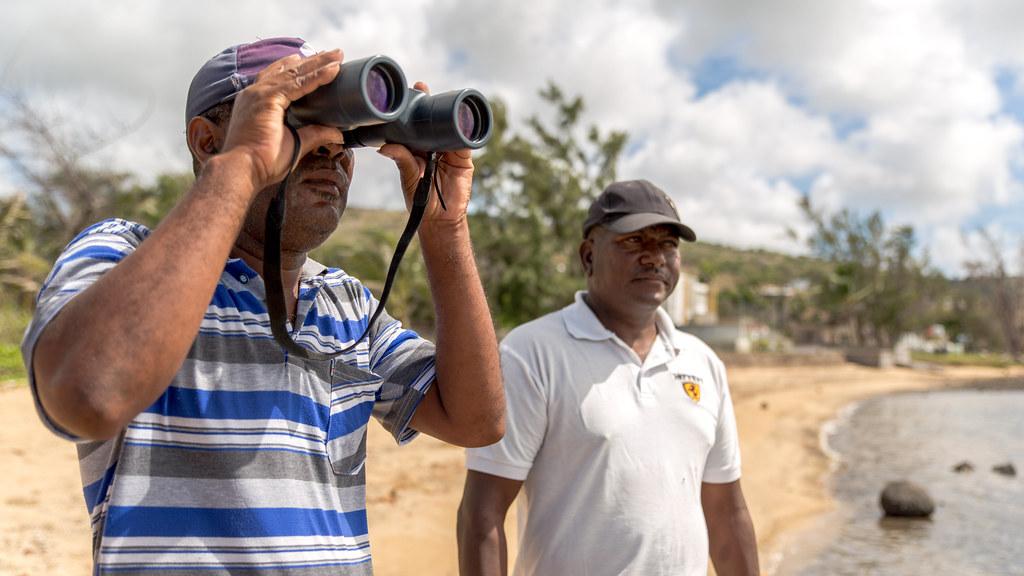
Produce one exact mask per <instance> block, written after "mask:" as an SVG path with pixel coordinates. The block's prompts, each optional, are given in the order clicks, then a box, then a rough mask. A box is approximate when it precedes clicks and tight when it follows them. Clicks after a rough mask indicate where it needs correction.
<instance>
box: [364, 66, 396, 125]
mask: <svg viewBox="0 0 1024 576" xmlns="http://www.w3.org/2000/svg"><path fill="white" fill-rule="evenodd" d="M391 80H392V79H391V76H390V75H389V74H387V73H386V71H384V70H382V68H381V67H380V66H374V67H373V68H372V69H370V72H369V73H368V74H367V75H366V94H367V96H369V99H370V105H371V106H373V107H374V108H376V109H377V111H378V112H382V113H384V114H387V113H388V112H394V110H395V93H396V92H397V91H396V90H395V86H394V84H393V83H392V82H391Z"/></svg>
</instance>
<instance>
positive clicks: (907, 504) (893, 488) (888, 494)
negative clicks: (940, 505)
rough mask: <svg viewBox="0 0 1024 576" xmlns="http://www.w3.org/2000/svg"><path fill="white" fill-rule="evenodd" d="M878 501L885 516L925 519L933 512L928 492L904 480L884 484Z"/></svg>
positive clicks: (933, 508)
mask: <svg viewBox="0 0 1024 576" xmlns="http://www.w3.org/2000/svg"><path fill="white" fill-rule="evenodd" d="M880 501H881V504H882V510H885V515H886V516H898V517H901V518H927V517H929V516H931V515H932V512H934V511H935V501H933V500H932V497H931V496H929V495H928V492H927V491H925V489H924V488H922V487H920V486H918V485H917V484H914V483H913V482H908V481H906V480H900V481H897V482H889V483H888V484H886V486H885V489H884V490H882V496H881V499H880Z"/></svg>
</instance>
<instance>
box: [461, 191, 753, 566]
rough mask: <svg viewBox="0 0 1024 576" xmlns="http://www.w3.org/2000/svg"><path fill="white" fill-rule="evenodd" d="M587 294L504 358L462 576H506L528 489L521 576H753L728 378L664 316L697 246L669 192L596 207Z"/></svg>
mask: <svg viewBox="0 0 1024 576" xmlns="http://www.w3.org/2000/svg"><path fill="white" fill-rule="evenodd" d="M583 237H584V239H583V242H582V244H581V245H580V250H579V254H580V259H581V261H582V263H583V268H584V271H585V273H586V278H587V291H586V292H580V293H577V294H576V301H575V302H574V303H572V304H570V305H569V306H567V307H565V308H563V309H562V310H559V311H558V312H555V313H552V314H548V315H546V316H544V317H542V318H539V319H537V320H534V321H532V322H529V323H527V324H524V325H523V326H520V327H519V328H517V329H515V330H513V331H512V332H511V333H510V334H509V335H508V337H507V338H505V340H504V342H503V343H502V345H501V355H502V369H503V372H504V378H505V387H506V397H507V403H508V414H507V419H506V422H507V423H506V434H505V437H504V439H503V440H502V441H500V442H498V443H497V444H493V445H491V446H487V447H484V448H476V449H470V450H468V451H467V457H466V466H467V467H468V468H469V471H468V473H467V477H466V487H465V492H464V494H463V497H462V504H461V506H460V508H459V527H458V539H459V564H460V569H461V572H462V574H463V576H468V575H488V576H489V575H498V574H501V575H504V574H506V573H507V566H508V560H507V551H506V543H505V534H504V529H503V524H504V520H505V515H506V513H507V510H508V507H509V505H510V504H511V503H512V501H513V500H514V499H515V497H516V495H517V494H518V493H519V490H520V488H521V487H522V488H523V489H524V491H525V498H521V499H520V506H519V514H518V519H519V554H518V557H517V560H516V563H515V574H517V575H524V576H525V575H572V576H584V575H604V574H636V575H640V576H655V575H673V576H675V575H693V576H698V575H700V576H704V575H705V574H706V572H707V560H708V555H709V552H710V556H711V558H712V560H713V561H714V565H715V568H716V570H717V572H718V574H719V575H720V576H727V575H753V574H757V573H758V561H757V548H756V539H755V537H754V529H753V525H752V523H751V520H750V515H749V513H748V512H747V507H746V502H745V500H744V498H743V492H742V490H741V489H740V482H739V478H740V454H739V443H738V438H737V434H736V422H735V418H734V416H733V409H732V401H731V399H730V396H729V387H728V384H727V382H726V376H725V368H724V366H723V365H722V362H721V361H720V360H719V359H718V357H717V356H716V355H715V353H714V352H712V351H711V349H710V348H708V347H707V345H705V344H704V343H703V342H701V341H700V340H698V339H697V338H695V337H693V336H690V335H688V334H684V333H682V332H679V331H678V330H676V329H675V327H674V326H673V325H672V322H671V320H670V319H669V317H668V315H667V314H665V312H664V311H663V310H661V308H660V305H661V303H662V302H664V301H665V299H666V298H667V297H668V295H669V294H670V293H671V292H672V289H673V288H674V287H675V285H676V282H677V281H678V279H679V242H680V239H683V240H687V241H690V242H692V241H694V240H696V235H695V234H694V232H693V230H691V229H690V228H689V227H688V226H686V225H684V224H683V223H682V222H680V220H679V216H678V213H677V212H676V209H675V205H674V204H673V202H672V200H671V199H670V198H669V197H668V195H667V194H665V192H663V191H662V190H660V189H658V188H657V187H656V186H654V185H653V184H651V183H650V182H647V181H645V180H638V181H628V182H616V183H613V184H611V185H610V186H608V188H606V189H605V190H604V192H602V193H601V195H600V196H599V197H598V198H597V199H596V200H595V201H594V203H593V205H592V206H591V207H590V211H589V213H588V217H587V220H586V222H585V223H584V226H583Z"/></svg>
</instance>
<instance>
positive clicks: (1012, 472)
mask: <svg viewBox="0 0 1024 576" xmlns="http://www.w3.org/2000/svg"><path fill="white" fill-rule="evenodd" d="M992 471H993V472H995V473H996V474H1002V475H1003V476H1010V477H1013V476H1016V475H1017V469H1016V468H1014V467H1013V464H1011V463H1010V462H1007V463H1006V464H998V465H996V466H993V467H992Z"/></svg>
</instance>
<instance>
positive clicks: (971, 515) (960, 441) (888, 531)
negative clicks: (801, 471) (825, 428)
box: [795, 390, 1024, 576]
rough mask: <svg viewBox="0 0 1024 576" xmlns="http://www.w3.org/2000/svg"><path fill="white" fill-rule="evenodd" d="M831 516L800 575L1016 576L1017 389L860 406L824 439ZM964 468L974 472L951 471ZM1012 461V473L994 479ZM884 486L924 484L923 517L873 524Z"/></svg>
mask: <svg viewBox="0 0 1024 576" xmlns="http://www.w3.org/2000/svg"><path fill="white" fill-rule="evenodd" d="M825 440H826V442H827V444H828V446H827V448H828V449H829V451H830V452H831V453H832V454H834V455H835V457H836V458H838V465H837V466H836V467H835V470H834V472H833V474H832V476H831V479H830V484H831V490H832V492H833V494H834V496H835V497H836V499H837V500H838V501H839V503H840V511H839V512H838V513H837V514H834V515H833V516H832V517H831V520H830V521H832V522H835V523H837V525H835V526H833V527H832V529H831V532H832V533H833V534H834V537H833V538H831V539H830V543H829V544H826V545H825V546H824V548H823V549H822V550H821V551H820V552H819V553H817V554H816V555H815V556H814V557H813V558H812V559H811V560H810V561H809V562H808V563H807V564H805V565H804V566H803V567H801V568H798V569H796V570H795V573H796V574H800V575H803V576H819V575H821V576H824V575H828V576H843V575H858V576H860V575H871V574H885V575H890V574H891V575H895V576H908V575H933V574H934V575H956V576H959V575H964V576H973V575H1014V574H1019V575H1024V391H1005V390H1001V391H985V390H957V391H941V392H929V393H914V394H900V395H894V396H887V397H882V398H876V399H872V400H868V401H865V402H863V403H861V404H859V405H858V406H857V407H856V408H855V409H854V410H852V411H851V412H849V413H848V414H847V416H846V417H845V418H843V419H842V420H841V421H840V422H839V423H838V425H837V426H835V427H834V428H832V430H831V433H830V434H829V435H828V437H827V438H826V439H825ZM965 461H966V462H969V463H970V464H971V465H972V466H973V467H974V470H973V471H971V472H961V473H957V472H955V471H954V470H953V467H954V466H955V465H957V464H958V463H961V462H965ZM1007 462H1010V463H1013V464H1014V466H1015V467H1016V469H1017V476H1015V477H1008V476H1004V475H1000V474H997V473H995V472H994V471H993V470H992V468H993V466H996V465H999V464H1004V463H1007ZM892 480H910V481H912V482H915V483H917V484H918V485H920V486H922V487H924V488H925V489H926V490H927V491H928V492H929V494H930V495H931V496H932V498H933V500H934V501H935V504H936V509H935V512H934V514H933V515H932V517H931V519H929V520H897V519H886V518H883V514H882V510H881V507H880V506H879V503H878V501H879V494H880V493H881V491H882V489H883V488H884V487H885V484H886V483H887V482H889V481H892Z"/></svg>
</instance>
